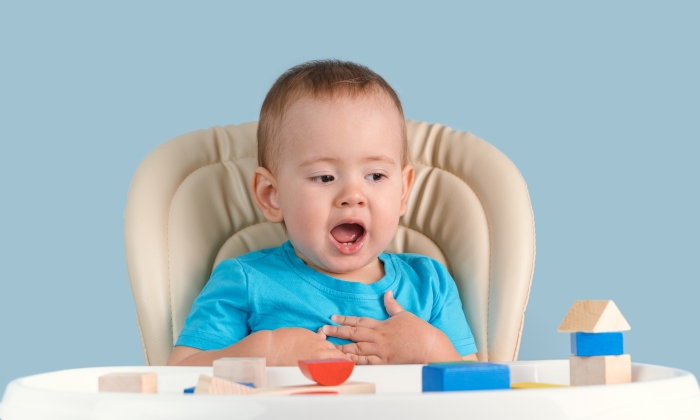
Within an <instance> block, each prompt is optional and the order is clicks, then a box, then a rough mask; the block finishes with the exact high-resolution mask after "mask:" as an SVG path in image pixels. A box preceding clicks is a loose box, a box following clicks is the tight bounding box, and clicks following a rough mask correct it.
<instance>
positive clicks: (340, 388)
mask: <svg viewBox="0 0 700 420" xmlns="http://www.w3.org/2000/svg"><path fill="white" fill-rule="evenodd" d="M255 391H256V392H255V395H313V394H374V393H376V392H377V391H376V386H375V385H374V384H373V383H371V382H345V383H343V384H341V385H330V386H326V385H298V386H285V387H278V388H261V389H256V390H255Z"/></svg>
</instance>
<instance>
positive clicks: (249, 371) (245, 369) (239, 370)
mask: <svg viewBox="0 0 700 420" xmlns="http://www.w3.org/2000/svg"><path fill="white" fill-rule="evenodd" d="M213 366H214V377H216V378H223V379H226V380H229V381H231V382H252V383H253V384H254V385H255V387H256V388H262V387H265V386H266V383H267V374H266V371H265V358H264V357H224V358H221V359H217V360H214V363H213Z"/></svg>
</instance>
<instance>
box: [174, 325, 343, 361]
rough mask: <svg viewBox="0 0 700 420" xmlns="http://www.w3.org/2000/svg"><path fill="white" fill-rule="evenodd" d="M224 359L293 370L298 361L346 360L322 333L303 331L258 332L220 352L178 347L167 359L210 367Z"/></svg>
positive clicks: (293, 329)
mask: <svg viewBox="0 0 700 420" xmlns="http://www.w3.org/2000/svg"><path fill="white" fill-rule="evenodd" d="M222 357H264V358H266V359H267V360H266V362H267V365H268V366H293V365H296V364H297V361H298V360H299V359H327V358H347V356H346V355H345V354H344V353H343V352H342V351H340V350H338V349H336V348H335V346H334V345H333V344H332V343H331V342H330V341H328V340H326V335H325V334H324V333H323V332H317V333H314V332H311V331H309V330H307V329H304V328H280V329H277V330H274V331H268V330H263V331H256V332H254V333H252V334H250V335H248V336H247V337H245V338H243V339H242V340H241V341H239V342H237V343H235V344H232V345H230V346H228V347H226V348H224V349H221V350H206V351H205V350H199V349H196V348H193V347H187V346H177V347H175V348H174V349H173V352H172V353H171V354H170V358H169V359H168V362H167V365H168V366H174V365H177V366H211V365H212V363H213V362H214V360H216V359H220V358H222Z"/></svg>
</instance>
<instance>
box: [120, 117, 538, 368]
mask: <svg viewBox="0 0 700 420" xmlns="http://www.w3.org/2000/svg"><path fill="white" fill-rule="evenodd" d="M406 126H407V129H408V139H409V148H410V153H411V158H412V159H413V163H414V165H415V167H416V178H415V182H414V185H413V189H412V191H411V194H410V196H409V199H408V210H407V212H406V214H405V215H404V216H403V217H402V218H401V221H400V226H399V229H398V231H397V233H396V236H395V237H394V239H393V241H392V243H391V245H390V246H389V249H388V251H389V252H412V253H418V254H423V255H427V256H430V257H432V258H435V259H437V260H439V261H441V262H442V263H444V264H445V265H446V266H447V268H448V269H449V270H450V272H451V273H452V275H453V277H454V278H455V281H456V282H457V286H458V289H459V293H460V297H461V299H462V304H463V306H464V312H465V314H466V317H467V321H468V322H469V325H470V326H471V328H472V332H473V334H474V337H475V339H476V343H477V348H478V351H479V353H478V357H479V360H482V361H483V360H489V361H512V360H515V359H516V358H517V355H518V348H519V344H520V337H521V333H522V327H523V321H524V312H525V307H526V305H527V300H528V295H529V292H530V284H531V281H532V273H533V268H534V259H535V230H534V220H533V214H532V207H531V205H530V198H529V195H528V191H527V186H526V184H525V182H524V180H523V178H522V176H521V175H520V173H519V172H518V170H517V168H516V167H515V166H514V165H513V163H512V162H511V161H510V160H509V159H508V158H507V157H506V156H505V155H503V154H502V153H501V152H499V151H498V150H497V149H496V148H495V147H493V146H491V145H490V144H488V143H486V142H485V141H483V140H481V139H479V138H477V137H475V136H473V135H471V134H469V133H466V132H460V131H453V130H451V129H450V128H448V127H444V126H442V125H439V124H433V125H428V124H426V123H417V122H414V121H407V122H406ZM256 130H257V123H255V122H253V123H246V124H241V125H240V126H235V125H229V126H226V127H212V128H210V129H208V130H199V131H194V132H191V133H187V134H184V135H181V136H178V137H175V138H173V139H171V140H169V141H167V142H165V143H163V144H161V145H160V146H158V147H157V148H156V149H155V150H153V151H152V152H151V153H150V154H149V155H148V156H146V158H145V159H144V160H143V162H141V164H140V165H139V167H138V169H137V170H136V174H135V175H134V178H133V180H132V183H131V187H130V189H129V196H128V200H127V205H126V211H125V215H124V219H125V245H126V258H127V265H128V269H129V280H130V282H131V289H132V292H133V295H134V300H135V301H136V312H137V320H138V325H139V331H140V333H141V338H142V341H143V349H144V353H145V357H146V363H148V364H149V365H163V364H165V362H166V361H167V359H168V356H169V355H170V352H171V351H172V347H173V344H174V343H175V341H176V340H177V337H178V335H179V334H180V330H181V329H182V326H183V323H184V321H185V318H186V317H187V315H188V313H189V311H190V308H191V306H192V302H193V301H194V299H195V298H196V297H197V295H198V294H199V292H200V291H201V290H202V288H203V287H204V285H205V284H206V282H207V280H208V278H209V276H210V274H211V272H212V270H213V268H214V267H215V266H216V264H218V263H219V262H220V261H222V260H223V259H226V258H232V257H236V256H238V255H241V254H244V253H246V252H250V251H253V250H257V249H263V248H269V247H274V246H278V245H280V244H281V243H283V242H284V241H285V240H286V239H287V238H286V235H285V233H284V231H283V229H282V227H281V225H279V224H271V223H269V222H267V221H266V220H265V218H264V216H263V215H262V213H261V212H260V211H259V210H258V209H257V207H256V206H255V202H254V201H253V198H252V195H251V192H250V188H249V185H250V179H251V177H252V174H253V171H254V169H255V168H256V167H257V145H256Z"/></svg>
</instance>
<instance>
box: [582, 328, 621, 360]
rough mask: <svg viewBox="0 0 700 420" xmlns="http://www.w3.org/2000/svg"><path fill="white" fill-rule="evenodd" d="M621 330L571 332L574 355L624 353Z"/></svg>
mask: <svg viewBox="0 0 700 420" xmlns="http://www.w3.org/2000/svg"><path fill="white" fill-rule="evenodd" d="M623 347H624V345H623V338H622V333H621V332H606V333H584V332H577V333H571V354H573V355H574V356H618V355H620V354H623V353H624V350H623Z"/></svg>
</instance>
